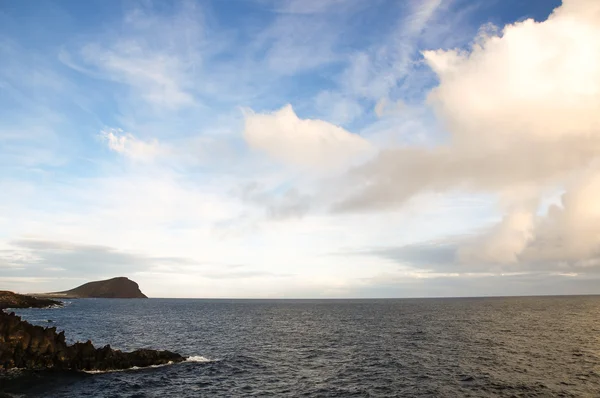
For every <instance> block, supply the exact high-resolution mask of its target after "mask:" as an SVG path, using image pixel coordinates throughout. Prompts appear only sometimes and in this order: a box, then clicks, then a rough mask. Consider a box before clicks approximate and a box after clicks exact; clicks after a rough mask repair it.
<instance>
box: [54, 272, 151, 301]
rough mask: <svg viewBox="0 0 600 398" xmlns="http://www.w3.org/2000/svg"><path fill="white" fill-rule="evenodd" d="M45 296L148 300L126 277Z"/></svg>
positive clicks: (89, 283)
mask: <svg viewBox="0 0 600 398" xmlns="http://www.w3.org/2000/svg"><path fill="white" fill-rule="evenodd" d="M45 296H51V297H64V298H148V297H146V295H145V294H144V293H142V292H141V291H140V288H139V286H138V284H137V283H135V282H134V281H132V280H129V279H127V278H125V277H122V276H121V277H118V278H112V279H107V280H104V281H96V282H88V283H86V284H84V285H81V286H79V287H76V288H75V289H71V290H67V291H64V292H56V293H48V294H46V295H45Z"/></svg>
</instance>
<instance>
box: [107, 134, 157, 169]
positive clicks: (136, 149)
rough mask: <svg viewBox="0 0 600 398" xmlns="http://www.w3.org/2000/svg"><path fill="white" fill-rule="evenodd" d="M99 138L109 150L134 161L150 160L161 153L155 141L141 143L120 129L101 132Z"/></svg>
mask: <svg viewBox="0 0 600 398" xmlns="http://www.w3.org/2000/svg"><path fill="white" fill-rule="evenodd" d="M100 137H101V138H102V139H103V140H104V141H106V143H107V145H108V147H109V148H110V150H112V151H114V152H117V153H119V154H121V155H123V156H126V157H128V158H130V159H132V160H136V161H137V160H139V161H149V160H152V159H154V158H155V157H156V156H158V155H159V154H160V153H161V152H162V151H163V148H161V146H160V145H159V143H158V141H157V140H151V141H148V142H146V141H142V140H140V139H138V138H136V137H135V136H133V135H132V134H130V133H125V132H123V130H121V129H107V130H103V131H102V132H100Z"/></svg>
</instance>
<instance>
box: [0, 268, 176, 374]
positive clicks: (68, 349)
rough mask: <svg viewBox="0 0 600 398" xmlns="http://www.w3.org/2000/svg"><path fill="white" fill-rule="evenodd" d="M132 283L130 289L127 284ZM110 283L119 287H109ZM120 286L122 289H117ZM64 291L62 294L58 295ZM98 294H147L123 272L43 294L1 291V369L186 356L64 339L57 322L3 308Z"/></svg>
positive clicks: (140, 363)
mask: <svg viewBox="0 0 600 398" xmlns="http://www.w3.org/2000/svg"><path fill="white" fill-rule="evenodd" d="M132 284H133V285H134V286H135V290H132V289H130V287H132V286H133V285H132ZM115 287H117V288H118V290H116V291H115V290H112V289H113V288H115ZM122 287H125V288H127V290H125V291H123V290H120V288H122ZM63 293H64V295H62V296H58V294H63ZM97 294H102V295H106V297H108V298H116V297H120V296H121V295H127V296H133V295H135V296H136V298H137V297H139V296H140V295H142V296H143V298H146V296H145V295H144V294H143V293H142V292H141V291H140V290H139V287H138V285H137V283H135V282H133V281H131V280H129V279H127V278H123V277H120V278H113V279H109V280H107V281H98V282H90V283H86V284H85V285H82V286H80V287H78V288H76V289H73V290H69V291H66V292H60V293H51V294H45V295H43V296H44V297H34V296H27V295H23V294H17V293H13V292H8V291H0V371H2V370H7V369H12V368H23V369H60V370H86V371H89V370H118V369H130V368H133V367H146V366H151V365H163V364H168V363H176V362H182V361H184V360H185V359H186V358H185V357H183V356H181V355H179V354H177V353H174V352H171V351H158V350H150V349H140V350H136V351H132V352H122V351H120V350H115V349H112V348H111V347H110V345H106V346H104V347H102V348H95V347H94V345H93V344H92V342H91V341H90V340H88V341H87V342H85V343H81V342H77V343H75V344H72V345H68V344H67V343H66V342H65V334H64V331H62V332H60V333H57V332H56V327H48V328H44V327H42V326H36V325H32V324H30V323H29V322H26V321H23V320H22V319H21V317H19V316H17V315H15V314H14V313H13V312H11V313H7V312H5V310H6V309H8V308H47V307H53V306H61V305H62V304H61V302H59V301H56V300H52V299H49V298H47V297H48V296H52V297H60V298H67V297H69V298H74V297H77V298H83V297H97V296H95V295H97ZM55 295H56V296H55ZM127 298H129V297H127Z"/></svg>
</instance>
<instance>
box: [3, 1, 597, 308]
mask: <svg viewBox="0 0 600 398" xmlns="http://www.w3.org/2000/svg"><path fill="white" fill-rule="evenodd" d="M598 198H600V2H598V1H597V0H563V1H562V2H560V1H558V0H557V1H555V0H502V1H500V0H492V1H490V0H406V1H396V0H371V1H364V0H212V1H211V0H202V1H150V0H148V1H144V0H140V1H134V0H130V1H123V2H119V1H116V0H115V1H109V2H107V1H100V0H96V1H94V0H90V1H86V2H81V1H78V0H60V1H58V0H57V1H52V0H48V1H44V2H34V1H17V0H0V288H2V289H8V290H14V291H19V292H47V291H58V290H65V289H69V288H72V287H74V286H77V285H79V284H82V283H85V282H87V281H90V280H98V279H105V278H110V277H115V276H127V277H129V278H130V279H133V280H135V281H136V282H138V283H139V285H140V287H141V289H142V291H143V292H145V293H146V294H147V295H149V296H152V297H211V298H212V297H214V298H344V297H356V298H359V297H360V298H362V297H365V298H367V297H448V296H486V295H536V294H598V293H600V201H599V200H598Z"/></svg>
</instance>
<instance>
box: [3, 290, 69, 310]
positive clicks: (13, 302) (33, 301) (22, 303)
mask: <svg viewBox="0 0 600 398" xmlns="http://www.w3.org/2000/svg"><path fill="white" fill-rule="evenodd" d="M54 306H62V303H61V302H60V301H56V300H50V299H47V298H37V297H32V296H26V295H24V294H17V293H13V292H8V291H6V290H0V310H3V309H5V308H47V307H54Z"/></svg>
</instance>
